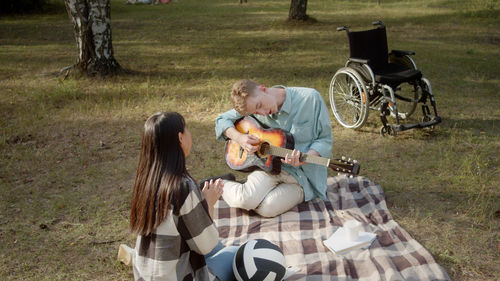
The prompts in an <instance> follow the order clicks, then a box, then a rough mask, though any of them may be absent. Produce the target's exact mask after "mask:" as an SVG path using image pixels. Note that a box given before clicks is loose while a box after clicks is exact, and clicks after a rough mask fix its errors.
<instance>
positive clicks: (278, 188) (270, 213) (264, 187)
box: [222, 170, 304, 217]
mask: <svg viewBox="0 0 500 281" xmlns="http://www.w3.org/2000/svg"><path fill="white" fill-rule="evenodd" d="M222 198H223V199H224V201H226V203H227V204H228V205H229V206H230V207H234V208H241V209H245V210H254V211H255V212H256V213H257V214H259V215H261V216H263V217H274V216H277V215H280V214H282V213H284V212H286V211H288V210H290V209H291V208H293V207H295V206H296V205H297V204H299V203H301V202H303V201H304V191H303V190H302V187H301V186H300V185H299V183H298V182H297V180H296V179H295V178H294V177H293V176H292V175H290V174H289V173H287V172H285V171H283V170H282V171H281V173H280V174H278V175H272V174H269V173H266V172H264V171H261V170H257V171H254V172H252V173H250V174H249V175H248V179H247V181H246V182H245V183H239V182H234V181H224V193H223V194H222Z"/></svg>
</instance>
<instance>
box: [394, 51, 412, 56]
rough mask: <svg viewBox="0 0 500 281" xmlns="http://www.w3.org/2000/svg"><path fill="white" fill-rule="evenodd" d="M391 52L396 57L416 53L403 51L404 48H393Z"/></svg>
mask: <svg viewBox="0 0 500 281" xmlns="http://www.w3.org/2000/svg"><path fill="white" fill-rule="evenodd" d="M390 54H394V55H395V56H396V57H402V56H405V55H407V56H412V55H414V54H415V52H412V51H403V50H392V51H391V53H390Z"/></svg>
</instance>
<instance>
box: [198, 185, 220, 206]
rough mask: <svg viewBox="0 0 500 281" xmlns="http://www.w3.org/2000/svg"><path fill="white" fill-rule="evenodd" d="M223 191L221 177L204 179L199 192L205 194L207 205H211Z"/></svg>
mask: <svg viewBox="0 0 500 281" xmlns="http://www.w3.org/2000/svg"><path fill="white" fill-rule="evenodd" d="M223 191H224V182H223V181H222V179H220V178H219V179H217V180H215V181H214V180H210V181H206V182H205V185H204V186H203V189H202V190H201V192H203V196H205V200H207V204H208V206H209V207H213V206H214V205H215V203H216V202H217V200H219V198H220V197H221V195H222V193H223Z"/></svg>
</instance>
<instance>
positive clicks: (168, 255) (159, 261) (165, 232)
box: [133, 178, 219, 281]
mask: <svg viewBox="0 0 500 281" xmlns="http://www.w3.org/2000/svg"><path fill="white" fill-rule="evenodd" d="M181 188H182V191H183V192H181V193H182V194H184V195H183V196H182V198H181V200H179V202H180V206H174V205H170V208H169V214H168V216H167V218H166V219H165V221H164V222H163V223H161V224H160V226H159V227H158V228H157V229H156V230H155V231H154V232H153V233H151V234H150V235H147V236H142V235H139V236H138V237H137V241H136V245H135V252H136V255H135V256H134V259H133V268H134V278H135V280H137V281H143V280H144V281H159V280H175V281H178V280H202V281H204V280H218V279H217V277H216V276H215V275H214V274H213V273H212V272H210V270H209V269H208V267H207V265H206V264H205V257H204V255H205V254H208V253H209V252H210V251H211V250H212V249H213V248H214V247H215V246H216V245H217V243H218V239H219V233H218V231H217V228H216V226H215V224H214V222H213V221H212V218H211V217H210V215H209V213H208V205H207V202H206V201H205V198H204V197H203V194H202V192H201V190H200V189H199V188H198V187H197V186H196V184H195V182H194V181H193V180H192V179H190V178H185V179H183V180H181ZM173 210H179V211H178V212H174V211H173Z"/></svg>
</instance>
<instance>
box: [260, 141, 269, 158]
mask: <svg viewBox="0 0 500 281" xmlns="http://www.w3.org/2000/svg"><path fill="white" fill-rule="evenodd" d="M269 149H270V144H269V143H268V142H263V143H261V144H260V147H259V154H260V156H261V157H263V156H266V155H267V154H269Z"/></svg>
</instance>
